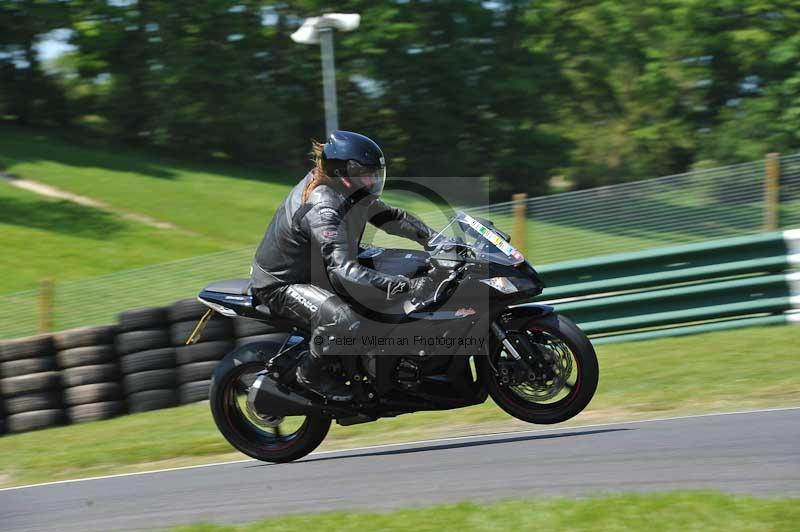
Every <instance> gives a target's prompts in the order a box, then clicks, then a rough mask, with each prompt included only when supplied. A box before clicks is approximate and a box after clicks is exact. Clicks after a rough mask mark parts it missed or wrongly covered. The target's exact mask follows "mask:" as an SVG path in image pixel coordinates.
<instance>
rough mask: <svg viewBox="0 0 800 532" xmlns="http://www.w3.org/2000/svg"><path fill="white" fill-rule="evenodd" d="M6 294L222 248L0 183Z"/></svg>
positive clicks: (1, 271)
mask: <svg viewBox="0 0 800 532" xmlns="http://www.w3.org/2000/svg"><path fill="white" fill-rule="evenodd" d="M0 246H2V248H3V250H4V251H3V260H2V267H0V293H3V292H11V291H16V290H20V289H24V288H32V287H35V286H37V285H38V283H39V281H40V280H41V279H43V278H50V279H53V280H55V281H67V280H71V279H81V278H86V277H93V276H97V275H101V274H104V273H108V272H109V271H115V270H124V269H128V268H136V267H139V266H146V265H149V264H153V263H156V262H163V261H166V260H172V259H176V258H181V257H191V256H194V255H197V254H202V253H208V252H210V251H213V250H215V249H217V248H218V246H219V245H218V244H217V243H216V242H214V241H213V240H210V239H207V238H204V237H200V236H189V235H187V234H185V233H182V232H180V231H176V230H170V229H158V228H154V227H150V226H147V225H144V224H141V223H138V222H132V221H129V220H126V219H124V218H122V217H120V216H118V215H116V214H112V213H108V212H104V211H101V210H98V209H94V208H90V207H84V206H81V205H77V204H74V203H70V202H67V201H62V200H50V199H46V198H43V197H41V196H39V195H37V194H34V193H32V192H28V191H25V190H20V189H17V188H14V187H12V186H11V185H9V184H7V183H5V182H2V181H0Z"/></svg>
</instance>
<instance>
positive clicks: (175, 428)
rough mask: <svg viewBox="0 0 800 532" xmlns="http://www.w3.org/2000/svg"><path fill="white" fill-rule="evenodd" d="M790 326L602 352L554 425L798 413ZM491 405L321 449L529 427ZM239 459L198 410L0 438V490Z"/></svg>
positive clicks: (360, 432)
mask: <svg viewBox="0 0 800 532" xmlns="http://www.w3.org/2000/svg"><path fill="white" fill-rule="evenodd" d="M799 335H800V328H795V327H791V326H779V327H757V328H750V329H742V330H737V331H725V332H717V333H709V334H704V335H697V336H691V337H685V338H671V339H661V340H654V341H648V342H636V343H629V344H616V345H602V346H599V347H598V355H599V358H600V373H601V377H600V387H599V389H598V392H597V395H596V396H595V398H594V400H593V401H592V403H591V405H590V406H589V408H588V409H587V410H586V411H585V412H583V413H582V414H580V415H579V416H578V417H577V418H575V419H573V420H570V421H569V422H567V423H565V424H562V425H561V426H575V425H581V424H591V423H599V422H607V421H624V420H633V419H642V418H648V417H666V416H675V415H684V414H697V413H707V412H722V411H734V410H743V409H754V408H763V407H778V406H795V405H800V385H798V383H800V359H798V357H797V352H796V348H795V346H796V344H797V340H798V336H799ZM535 428H536V427H535V426H533V425H529V424H526V423H523V422H520V421H517V420H514V419H512V418H510V417H509V416H507V415H506V414H504V413H503V412H502V411H501V410H500V409H499V408H497V406H496V405H494V403H492V402H491V401H487V402H486V403H484V404H483V405H480V406H476V407H471V408H466V409H460V410H452V411H445V412H421V413H417V414H410V415H404V416H400V417H397V418H394V419H385V420H380V421H378V422H375V423H368V424H364V425H356V426H352V427H339V426H336V425H334V427H333V429H332V430H331V433H330V434H329V436H328V439H327V440H326V442H325V443H324V445H323V447H322V449H337V448H339V449H341V448H349V447H355V446H363V445H371V444H379V443H389V442H403V441H414V440H420V439H428V438H440V437H449V436H463V435H469V434H482V433H484V434H485V433H490V432H503V431H513V430H529V429H535ZM237 458H245V457H244V456H243V455H241V454H238V453H234V452H232V449H231V447H230V446H229V445H228V444H227V443H226V442H225V441H224V440H223V439H222V437H221V436H220V435H219V433H218V432H217V429H216V427H215V426H214V423H213V421H212V420H211V414H210V413H209V411H208V405H207V404H203V403H201V404H194V405H188V406H183V407H178V408H171V409H166V410H160V411H156V412H148V413H144V414H136V415H130V416H124V417H120V418H116V419H111V420H107V421H100V422H96V423H87V424H84V425H73V426H68V427H58V428H53V429H48V430H45V431H40V432H31V433H27V434H19V435H12V436H5V437H2V438H0V486H11V485H20V484H27V483H33V482H42V481H52V480H61V479H69V478H80V477H88V476H94V475H104V474H112V473H122V472H132V471H143V470H150V469H156V468H162V467H177V466H184V465H192V464H198V463H211V462H216V461H222V460H232V459H237Z"/></svg>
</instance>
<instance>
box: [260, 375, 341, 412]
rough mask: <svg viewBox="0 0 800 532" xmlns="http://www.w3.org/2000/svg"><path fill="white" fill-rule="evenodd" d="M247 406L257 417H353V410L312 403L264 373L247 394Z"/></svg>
mask: <svg viewBox="0 0 800 532" xmlns="http://www.w3.org/2000/svg"><path fill="white" fill-rule="evenodd" d="M247 406H248V408H249V409H251V411H252V412H255V413H258V414H259V415H270V416H278V417H286V416H308V415H314V414H315V415H321V416H325V417H340V416H353V415H355V414H356V411H355V410H351V409H349V408H342V407H333V406H331V405H326V404H324V403H322V402H317V401H312V400H311V399H307V398H306V397H303V396H302V395H300V394H299V393H295V392H293V391H291V390H289V389H288V388H285V387H281V388H278V385H277V384H276V383H275V381H273V380H272V379H270V378H269V377H268V376H267V375H266V373H263V374H261V375H259V376H258V378H257V379H256V380H255V382H254V383H253V385H252V386H251V387H250V392H249V393H248V394H247Z"/></svg>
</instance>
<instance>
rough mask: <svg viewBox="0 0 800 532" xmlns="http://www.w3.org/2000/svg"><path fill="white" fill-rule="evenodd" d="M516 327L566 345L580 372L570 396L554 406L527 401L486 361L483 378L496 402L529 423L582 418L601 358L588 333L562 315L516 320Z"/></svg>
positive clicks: (497, 348)
mask: <svg viewBox="0 0 800 532" xmlns="http://www.w3.org/2000/svg"><path fill="white" fill-rule="evenodd" d="M512 325H513V328H515V329H518V330H525V331H543V332H545V333H547V334H548V335H549V336H551V337H554V338H556V339H558V340H560V341H561V342H563V343H564V344H566V346H567V347H568V348H569V350H570V351H571V354H572V357H573V360H574V364H575V366H576V367H577V369H578V373H577V377H576V381H575V383H574V389H573V390H572V391H570V392H569V393H568V395H567V396H566V397H564V398H562V399H560V400H558V401H556V402H554V403H535V402H531V401H527V400H525V399H523V398H522V397H520V396H519V395H517V394H516V393H515V392H514V391H513V390H512V389H511V387H509V386H507V385H506V386H504V385H502V384H501V383H500V382H499V377H498V376H497V375H496V374H495V372H494V370H493V369H492V364H489V363H488V361H487V360H484V361H482V362H483V363H482V364H481V375H482V379H483V382H485V383H486V388H487V390H488V391H489V395H490V396H491V397H492V399H493V400H494V402H495V403H497V406H499V407H500V408H502V409H503V410H504V411H505V412H507V413H508V414H510V415H512V416H514V417H515V418H517V419H520V420H522V421H527V422H528V423H536V424H541V425H550V424H553V423H561V422H563V421H566V420H568V419H570V418H573V417H575V416H576V415H578V414H579V413H580V412H581V411H582V410H583V409H584V408H586V406H587V405H588V404H589V402H590V401H591V400H592V397H593V396H594V392H595V390H597V382H598V379H599V367H598V364H597V355H596V354H595V352H594V347H592V344H591V342H589V339H588V338H587V337H586V334H585V333H584V332H583V331H582V330H580V329H579V328H578V326H577V325H575V324H574V323H573V322H572V321H571V320H569V319H568V318H566V317H564V316H560V315H558V314H550V315H547V316H544V317H540V318H524V317H523V318H519V321H517V320H514V322H512ZM511 328H512V327H509V329H511ZM495 344H496V345H495V346H494V348H493V349H492V351H491V353H490V355H489V356H490V357H492V361H493V362H495V361H496V360H497V357H498V356H499V353H500V351H501V350H502V346H501V345H499V343H497V342H495Z"/></svg>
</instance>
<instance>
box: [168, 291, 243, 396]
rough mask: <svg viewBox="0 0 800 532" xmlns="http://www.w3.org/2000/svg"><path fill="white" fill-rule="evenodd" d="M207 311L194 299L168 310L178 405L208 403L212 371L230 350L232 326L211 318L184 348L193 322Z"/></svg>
mask: <svg viewBox="0 0 800 532" xmlns="http://www.w3.org/2000/svg"><path fill="white" fill-rule="evenodd" d="M207 310H208V308H207V307H206V306H205V305H203V304H202V303H200V302H199V301H197V300H196V299H185V300H182V301H178V302H176V303H174V304H173V305H172V306H171V307H170V308H169V319H170V322H171V326H170V334H171V337H172V345H173V346H175V356H176V362H177V367H178V373H177V381H178V398H179V401H180V403H181V404H188V403H195V402H197V401H204V400H206V399H208V389H209V386H210V385H211V375H212V374H213V373H214V368H215V367H216V365H217V362H219V361H220V360H221V359H222V358H223V357H224V356H225V355H226V354H228V353H229V352H230V351H232V350H233V348H234V345H235V344H234V341H233V336H234V331H233V322H232V320H230V319H229V318H226V317H224V316H220V315H219V314H215V315H214V317H213V318H211V319H210V320H209V321H208V323H207V324H206V326H205V328H204V329H203V332H202V334H201V335H200V339H199V340H198V341H197V343H195V344H192V345H186V340H187V339H188V338H189V336H190V335H191V334H192V331H194V329H195V327H196V326H197V322H198V321H199V320H200V318H201V317H202V316H203V314H205V312H206V311H207Z"/></svg>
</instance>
